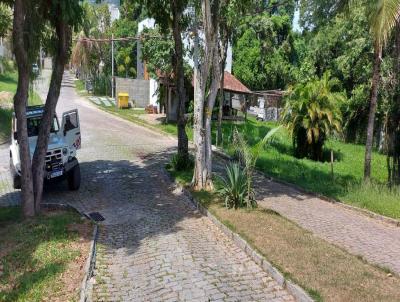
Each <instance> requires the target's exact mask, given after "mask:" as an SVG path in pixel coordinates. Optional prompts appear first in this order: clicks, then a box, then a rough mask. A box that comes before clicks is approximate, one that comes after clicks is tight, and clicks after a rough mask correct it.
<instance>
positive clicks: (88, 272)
mask: <svg viewBox="0 0 400 302" xmlns="http://www.w3.org/2000/svg"><path fill="white" fill-rule="evenodd" d="M98 232H99V227H98V225H97V224H96V225H95V227H94V230H93V238H92V242H91V243H90V249H89V257H88V258H87V260H86V264H85V275H84V277H83V281H82V284H81V292H80V299H79V301H80V302H86V301H90V300H91V297H90V293H89V290H88V288H89V286H88V285H89V281H90V278H92V276H93V270H94V267H95V264H96V245H97V236H98Z"/></svg>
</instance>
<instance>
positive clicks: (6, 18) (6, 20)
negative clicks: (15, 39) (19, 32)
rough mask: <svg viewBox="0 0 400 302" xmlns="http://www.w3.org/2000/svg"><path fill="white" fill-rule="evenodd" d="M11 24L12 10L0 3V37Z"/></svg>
mask: <svg viewBox="0 0 400 302" xmlns="http://www.w3.org/2000/svg"><path fill="white" fill-rule="evenodd" d="M11 26H12V12H11V9H10V7H9V6H8V5H6V4H5V3H0V37H4V36H5V35H6V34H7V32H8V31H9V30H10V29H11Z"/></svg>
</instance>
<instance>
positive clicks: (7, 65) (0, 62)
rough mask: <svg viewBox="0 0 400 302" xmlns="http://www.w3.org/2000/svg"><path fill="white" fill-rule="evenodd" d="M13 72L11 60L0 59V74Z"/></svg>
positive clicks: (13, 65)
mask: <svg viewBox="0 0 400 302" xmlns="http://www.w3.org/2000/svg"><path fill="white" fill-rule="evenodd" d="M14 71H15V63H14V61H13V60H7V59H5V58H0V73H4V74H6V73H12V72H14Z"/></svg>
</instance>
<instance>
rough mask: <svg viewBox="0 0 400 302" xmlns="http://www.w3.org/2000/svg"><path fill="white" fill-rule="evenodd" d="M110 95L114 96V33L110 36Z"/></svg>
mask: <svg viewBox="0 0 400 302" xmlns="http://www.w3.org/2000/svg"><path fill="white" fill-rule="evenodd" d="M111 97H112V98H114V34H112V36H111Z"/></svg>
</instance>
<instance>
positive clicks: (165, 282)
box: [0, 76, 294, 301]
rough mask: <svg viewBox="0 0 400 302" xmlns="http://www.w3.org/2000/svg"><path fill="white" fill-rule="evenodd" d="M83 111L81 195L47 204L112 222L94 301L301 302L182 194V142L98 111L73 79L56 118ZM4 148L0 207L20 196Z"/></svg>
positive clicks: (102, 246) (52, 198)
mask: <svg viewBox="0 0 400 302" xmlns="http://www.w3.org/2000/svg"><path fill="white" fill-rule="evenodd" d="M44 82H45V81H43V83H44ZM43 83H42V84H41V85H42V86H43V87H44V86H45V84H43ZM42 86H40V85H39V87H38V89H39V90H40V91H44V89H42ZM75 107H78V108H79V114H80V119H81V132H82V150H81V151H80V153H79V160H80V162H81V171H82V186H81V189H80V190H79V191H78V192H69V191H68V189H67V186H66V184H65V183H60V184H58V185H56V186H54V187H51V188H47V189H46V192H45V196H44V199H45V201H46V202H61V203H64V202H69V203H71V204H73V205H75V206H76V207H77V208H79V209H80V210H82V211H84V212H86V213H90V212H94V211H96V212H100V213H101V214H102V215H103V216H104V217H105V221H104V222H102V223H101V226H100V234H99V246H98V250H97V253H98V254H97V267H96V271H95V274H96V275H95V283H94V285H93V296H92V299H93V301H293V300H294V299H293V297H291V296H290V295H289V294H288V293H287V292H286V291H285V290H283V289H282V288H281V287H280V286H279V285H278V284H277V283H276V282H275V281H274V280H273V279H272V278H271V277H270V276H268V274H267V273H266V272H264V271H263V270H262V269H261V268H260V267H259V266H258V265H256V263H255V262H253V261H252V260H251V259H250V258H249V257H248V256H247V255H246V254H245V253H244V252H243V251H242V250H240V249H239V248H237V247H236V245H235V244H234V243H233V242H232V241H231V240H230V239H228V238H227V237H226V236H225V235H224V234H223V233H222V232H220V231H219V229H218V228H217V227H216V226H215V225H214V224H213V223H212V222H211V221H210V220H209V219H208V218H206V217H204V216H201V215H199V214H198V213H197V212H196V211H195V210H194V209H193V208H192V207H191V205H190V204H189V201H188V200H187V198H186V197H185V196H183V195H179V194H178V193H175V192H174V190H173V188H172V186H171V183H170V181H169V179H168V178H167V176H166V175H165V174H164V172H163V165H164V164H165V162H166V157H167V156H168V154H169V152H172V151H173V150H174V147H175V145H176V142H175V141H174V140H172V139H169V138H167V137H165V136H162V135H159V134H155V133H153V132H150V131H148V130H146V129H144V128H141V127H139V126H136V125H133V124H131V123H128V122H126V121H123V120H120V119H118V118H116V117H114V116H112V115H109V114H107V113H105V112H102V111H100V110H98V109H96V108H94V105H92V104H90V103H89V102H87V101H85V100H83V99H81V98H79V97H77V96H76V94H75V91H74V89H73V82H72V79H71V78H70V77H69V76H68V77H65V81H64V87H63V89H62V94H61V99H60V104H59V107H58V110H57V111H58V114H59V115H60V113H61V112H62V111H64V110H67V109H72V108H75ZM0 148H2V149H1V150H0V160H1V161H0V163H1V164H0V169H1V170H0V176H1V177H0V181H1V186H0V204H1V205H6V204H10V203H11V204H14V203H16V202H18V193H15V192H12V190H11V188H10V182H9V180H8V177H6V174H7V165H8V151H7V149H6V148H4V146H3V147H0Z"/></svg>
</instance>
